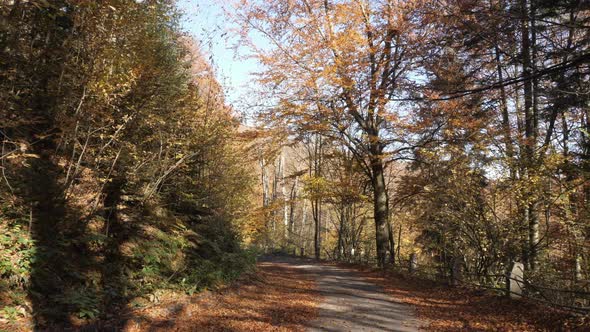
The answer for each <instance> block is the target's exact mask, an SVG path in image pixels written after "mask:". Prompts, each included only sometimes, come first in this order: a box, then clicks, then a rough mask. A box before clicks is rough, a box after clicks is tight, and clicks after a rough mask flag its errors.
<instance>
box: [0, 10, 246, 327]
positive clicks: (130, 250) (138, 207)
mask: <svg viewBox="0 0 590 332" xmlns="http://www.w3.org/2000/svg"><path fill="white" fill-rule="evenodd" d="M0 15H1V16H0V86H1V87H0V91H1V92H0V133H1V135H2V148H1V149H2V150H1V151H2V152H1V153H2V154H1V157H0V158H1V169H0V170H1V177H0V178H1V181H0V182H1V183H0V205H1V208H0V255H1V261H0V275H1V279H0V303H1V306H2V309H1V310H2V316H3V318H7V319H14V318H18V317H20V316H22V315H27V316H30V315H32V317H33V318H34V323H35V327H36V328H41V329H42V328H47V327H48V326H52V325H53V324H58V325H57V326H59V324H66V325H70V324H77V325H84V324H86V323H87V322H92V321H93V320H96V319H105V318H108V317H112V316H113V315H115V314H116V315H121V314H122V313H123V312H125V310H127V308H128V307H133V306H141V305H144V304H145V303H144V302H147V301H148V300H150V301H152V302H156V301H157V298H158V296H159V295H158V294H159V293H158V292H159V291H160V290H162V289H172V290H177V291H183V292H188V293H194V292H197V291H199V290H202V289H204V288H207V287H212V286H214V285H215V284H217V283H221V282H225V281H227V280H231V279H232V278H234V277H236V276H237V275H239V274H240V273H241V272H243V271H244V270H246V269H249V268H251V266H252V263H253V261H254V257H253V256H252V255H251V254H250V253H249V252H246V251H244V250H243V249H242V248H241V246H240V233H239V230H238V229H237V228H236V225H238V224H239V223H240V222H241V221H240V220H241V218H243V216H244V215H245V211H246V210H247V209H248V205H249V200H248V198H249V197H250V196H249V195H251V189H252V186H251V185H250V184H251V183H253V182H252V181H253V179H254V177H253V176H254V175H253V174H252V173H251V172H250V171H249V170H248V169H247V168H245V167H243V166H241V165H239V164H238V161H239V162H242V161H243V157H244V156H246V155H247V152H246V150H245V149H246V147H245V145H244V144H242V143H241V140H240V138H239V137H238V133H237V129H238V125H239V121H238V120H237V118H236V116H235V114H234V112H233V111H232V110H231V109H229V108H228V107H227V106H226V105H225V104H224V97H223V94H222V89H221V87H220V86H219V84H218V83H217V82H216V80H215V78H214V73H213V71H212V69H211V68H210V66H209V65H208V64H207V61H206V60H205V59H203V58H202V55H201V53H200V51H199V49H198V47H197V46H196V45H197V43H195V42H193V41H191V40H190V39H189V38H187V37H185V36H184V35H183V34H182V33H181V30H180V27H179V23H178V20H179V13H178V12H177V9H176V8H175V5H174V3H173V1H144V2H141V1H137V2H135V1H115V0H114V1H69V0H63V1H61V0H56V1H44V0H43V1H1V2H0ZM148 303H149V302H148Z"/></svg>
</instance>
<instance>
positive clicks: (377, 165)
mask: <svg viewBox="0 0 590 332" xmlns="http://www.w3.org/2000/svg"><path fill="white" fill-rule="evenodd" d="M371 168H372V179H371V180H372V184H373V209H374V212H373V213H374V217H375V241H376V248H377V265H378V266H379V267H384V266H385V261H386V257H387V247H388V237H387V224H388V221H389V206H388V205H389V204H388V197H387V188H386V187H385V174H384V170H383V161H382V160H381V158H380V157H379V156H377V157H374V158H373V160H372V162H371Z"/></svg>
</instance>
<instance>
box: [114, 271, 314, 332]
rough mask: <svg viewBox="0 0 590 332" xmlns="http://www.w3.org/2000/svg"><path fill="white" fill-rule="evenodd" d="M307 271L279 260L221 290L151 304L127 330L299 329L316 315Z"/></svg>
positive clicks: (135, 318)
mask: <svg viewBox="0 0 590 332" xmlns="http://www.w3.org/2000/svg"><path fill="white" fill-rule="evenodd" d="M314 287H315V283H314V281H313V279H312V277H311V276H309V275H305V274H304V273H303V272H301V270H298V269H297V268H294V267H292V266H288V265H286V264H278V263H263V264H260V265H259V273H258V274H256V275H251V276H250V277H249V278H248V280H244V281H243V282H242V283H240V284H239V285H237V286H234V287H230V288H228V289H225V290H223V291H221V292H220V293H210V294H208V295H206V296H198V297H196V298H192V300H191V298H187V299H185V300H184V301H178V300H176V301H174V302H170V303H167V304H164V303H163V304H162V305H159V306H158V308H151V309H150V310H146V312H142V313H139V314H138V315H136V316H135V317H133V318H132V319H130V320H128V321H127V324H126V326H125V329H124V330H125V331H127V332H136V331H146V330H149V331H302V330H304V328H305V326H304V323H305V322H307V321H309V320H310V319H313V317H315V316H317V306H318V299H319V296H318V293H317V292H316V290H315V288H314Z"/></svg>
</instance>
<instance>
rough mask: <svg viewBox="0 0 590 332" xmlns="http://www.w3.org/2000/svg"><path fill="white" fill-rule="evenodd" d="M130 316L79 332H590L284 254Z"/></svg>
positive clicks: (522, 304) (572, 321)
mask: <svg viewBox="0 0 590 332" xmlns="http://www.w3.org/2000/svg"><path fill="white" fill-rule="evenodd" d="M124 316H125V317H119V318H118V319H116V321H111V322H102V323H100V324H99V325H96V324H94V325H92V326H88V325H86V326H83V325H81V326H80V327H79V328H74V329H73V330H85V331H95V330H100V331H111V330H112V331H127V332H138V331H396V332H406V331H418V330H426V331H590V328H588V326H590V324H589V323H588V321H584V319H583V318H580V317H572V316H571V315H569V314H568V313H566V312H562V311H558V310H554V309H550V308H547V307H545V306H541V305H537V304H535V303H531V302H528V301H524V300H512V299H509V298H506V297H501V296H498V295H495V294H493V293H490V292H487V291H481V290H475V289H470V288H462V287H449V286H448V285H444V284H439V283H434V282H431V281H427V280H422V279H418V278H416V277H414V276H410V275H405V274H399V273H393V272H383V271H380V270H375V269H371V268H362V267H359V266H353V265H345V264H334V263H325V262H323V263H318V262H316V261H313V260H311V259H300V258H294V257H279V256H272V257H265V258H263V259H261V260H260V261H259V263H258V268H257V271H256V272H255V273H250V274H248V275H246V276H244V277H242V278H241V279H240V280H238V281H237V282H234V283H233V284H231V285H230V286H227V287H225V288H222V289H220V290H216V291H208V292H205V293H200V294H196V295H193V296H189V295H178V294H176V295H174V296H172V295H171V296H166V297H163V298H162V299H161V300H160V302H159V303H157V304H154V305H150V306H147V307H144V308H140V309H133V310H130V311H129V312H126V313H125V314H124ZM122 319H123V320H122ZM584 324H585V325H584ZM13 327H14V326H13ZM21 327H23V325H21ZM0 330H2V326H1V324H0ZM7 330H14V329H10V328H9V329H7ZM17 330H27V329H26V328H25V329H22V328H21V329H17Z"/></svg>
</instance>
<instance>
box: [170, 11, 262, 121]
mask: <svg viewBox="0 0 590 332" xmlns="http://www.w3.org/2000/svg"><path fill="white" fill-rule="evenodd" d="M230 3H231V1H221V0H178V7H179V8H180V9H181V10H182V11H183V12H184V17H183V19H182V26H183V29H184V30H186V31H187V32H188V33H190V34H191V35H192V36H193V37H194V38H195V40H197V41H199V42H200V43H201V46H202V50H203V52H204V53H205V55H206V56H208V57H209V60H210V62H211V63H212V64H213V66H214V68H215V72H216V75H217V79H218V80H219V82H220V83H221V84H222V85H223V86H224V88H225V95H226V98H227V101H228V102H229V103H230V104H231V105H232V106H234V108H236V109H237V110H241V111H246V110H244V109H243V108H244V107H245V105H244V104H243V102H244V101H245V99H246V98H247V95H248V87H249V86H251V85H252V83H251V81H250V73H252V72H255V71H257V70H258V68H259V67H258V63H257V61H256V60H255V59H245V58H244V57H245V56H246V55H247V50H246V49H243V48H241V49H240V50H239V52H236V50H235V45H236V43H237V38H236V36H235V33H232V32H231V31H230V29H231V28H232V27H233V26H232V24H231V23H230V22H229V20H228V19H227V18H226V17H225V15H224V10H223V7H222V6H228V7H229V6H230ZM236 53H238V54H236Z"/></svg>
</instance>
